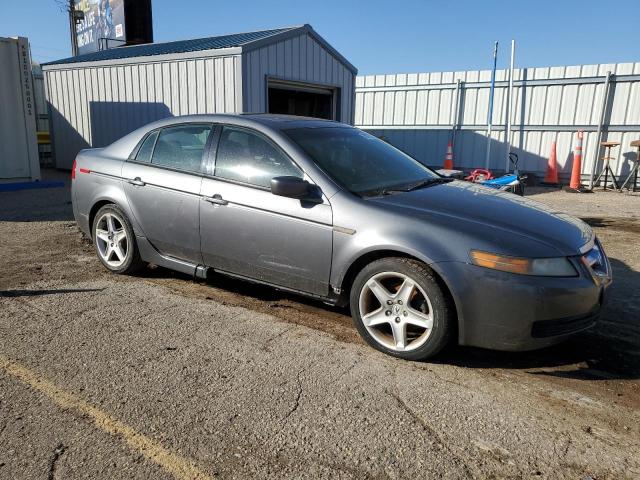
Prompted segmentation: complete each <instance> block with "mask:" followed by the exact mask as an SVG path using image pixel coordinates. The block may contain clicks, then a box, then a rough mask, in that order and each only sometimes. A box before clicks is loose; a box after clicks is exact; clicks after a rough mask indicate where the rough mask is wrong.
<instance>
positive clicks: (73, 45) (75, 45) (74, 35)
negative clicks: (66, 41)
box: [68, 0, 78, 57]
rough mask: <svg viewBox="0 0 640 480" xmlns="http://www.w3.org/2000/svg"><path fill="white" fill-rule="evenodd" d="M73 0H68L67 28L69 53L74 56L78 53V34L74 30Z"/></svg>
mask: <svg viewBox="0 0 640 480" xmlns="http://www.w3.org/2000/svg"><path fill="white" fill-rule="evenodd" d="M74 3H75V2H74V0H69V6H68V11H69V30H70V32H71V54H72V55H73V56H74V57H75V56H76V55H78V34H77V32H76V18H75V16H74V13H73V12H74V11H75V9H76V7H75V4H74Z"/></svg>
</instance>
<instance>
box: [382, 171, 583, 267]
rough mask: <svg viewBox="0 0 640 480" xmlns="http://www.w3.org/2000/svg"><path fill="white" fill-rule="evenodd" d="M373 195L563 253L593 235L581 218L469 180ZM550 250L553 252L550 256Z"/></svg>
mask: <svg viewBox="0 0 640 480" xmlns="http://www.w3.org/2000/svg"><path fill="white" fill-rule="evenodd" d="M371 200H372V201H373V202H375V203H376V204H379V205H380V206H382V205H384V206H385V207H386V208H389V207H391V208H394V209H401V210H404V211H405V213H407V214H410V215H411V216H420V217H424V218H425V219H427V220H429V219H432V220H434V219H436V218H442V217H449V218H451V219H454V220H455V221H457V222H460V223H459V225H460V226H462V225H461V224H462V223H466V224H467V227H473V225H469V224H476V225H478V227H479V228H478V234H479V235H482V234H483V232H486V228H480V226H483V227H489V228H491V229H493V230H495V229H499V230H502V231H503V232H504V233H505V234H507V233H511V234H513V235H517V236H521V237H522V236H524V237H527V238H528V239H530V240H533V241H536V242H538V243H543V244H545V245H547V246H549V247H552V248H554V249H555V250H556V251H558V252H559V253H561V254H562V255H577V254H578V253H580V248H581V247H582V246H583V245H585V244H586V243H588V242H589V241H590V240H591V239H592V238H593V231H592V229H591V227H589V225H587V224H586V223H584V222H583V221H582V220H579V219H577V218H575V217H572V216H571V215H567V214H565V213H562V212H559V211H557V210H555V209H553V208H551V207H549V206H547V205H544V204H541V203H539V202H536V201H533V200H530V199H527V198H523V197H519V196H517V195H514V194H512V193H508V192H502V191H499V190H495V189H491V188H487V187H483V186H480V185H477V184H473V183H470V182H462V181H454V182H451V183H446V184H437V185H432V186H430V187H426V188H422V189H419V190H415V191H412V192H402V193H397V194H393V195H387V196H384V197H378V198H375V199H371ZM453 227H454V228H455V224H454V226H453ZM552 255H554V253H553V252H551V253H550V255H549V256H552Z"/></svg>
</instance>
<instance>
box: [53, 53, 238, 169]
mask: <svg viewBox="0 0 640 480" xmlns="http://www.w3.org/2000/svg"><path fill="white" fill-rule="evenodd" d="M151 59H153V57H149V60H146V61H140V60H139V59H137V61H135V62H132V61H131V59H126V60H123V63H122V64H118V63H114V62H109V63H108V64H104V65H100V64H89V65H86V66H83V64H66V65H58V66H55V65H54V66H52V67H45V83H46V91H47V100H48V102H49V109H50V115H51V117H50V122H51V129H52V133H53V142H54V145H53V148H54V156H55V161H56V167H57V168H71V165H72V163H73V160H74V158H75V156H76V154H77V153H78V151H80V150H81V149H83V148H89V147H103V146H105V145H108V144H110V143H111V142H113V141H114V140H116V139H118V138H120V137H122V136H123V135H125V134H127V133H129V132H132V131H133V130H135V129H136V128H138V127H140V126H142V125H145V124H147V123H149V122H152V121H154V120H157V119H159V118H165V117H168V116H173V115H188V114H198V113H233V112H239V111H241V110H242V87H241V85H242V76H241V58H240V55H222V56H210V55H209V56H205V52H203V56H202V57H200V58H188V59H179V58H175V59H170V60H167V59H163V60H162V61H151Z"/></svg>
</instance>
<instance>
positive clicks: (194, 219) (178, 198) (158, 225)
mask: <svg viewBox="0 0 640 480" xmlns="http://www.w3.org/2000/svg"><path fill="white" fill-rule="evenodd" d="M211 130H212V126H211V125H209V124H182V125H179V126H172V127H166V128H163V129H160V130H157V131H155V132H152V133H151V134H149V136H147V138H146V139H145V141H144V143H143V144H142V146H141V147H140V149H139V150H138V152H137V155H136V157H135V159H133V160H129V161H127V162H125V164H124V166H123V170H122V177H123V181H124V185H125V192H126V194H127V200H128V201H129V205H130V207H131V211H132V212H133V215H134V216H135V219H136V220H137V222H138V224H139V225H140V226H141V228H142V230H143V233H144V235H145V237H146V238H147V239H148V240H149V241H150V242H151V244H152V245H153V246H154V247H155V248H156V249H157V250H158V251H159V252H160V253H162V254H163V255H166V256H169V257H173V258H178V259H181V260H186V261H189V262H193V263H198V264H199V263H201V262H202V257H201V255H200V234H199V231H198V223H199V221H200V218H199V208H200V189H201V184H202V176H201V166H202V159H203V155H204V151H205V145H206V143H207V138H208V136H209V134H210V132H211Z"/></svg>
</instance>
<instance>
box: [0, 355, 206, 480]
mask: <svg viewBox="0 0 640 480" xmlns="http://www.w3.org/2000/svg"><path fill="white" fill-rule="evenodd" d="M0 368H1V369H2V370H4V371H5V372H6V373H8V374H9V375H11V376H13V377H15V378H17V379H19V380H20V381H22V382H23V383H25V384H27V385H28V386H30V387H31V388H33V389H35V390H37V391H38V392H40V393H42V394H44V395H46V396H47V397H49V399H51V400H52V401H53V402H54V403H56V404H57V405H59V406H60V407H62V408H65V409H73V410H76V411H77V412H78V413H80V414H81V415H85V416H87V417H89V418H90V419H91V420H93V423H94V424H95V426H96V427H98V428H99V429H100V430H102V431H104V432H106V433H108V434H110V435H113V436H115V437H117V438H121V439H123V440H124V441H125V442H126V443H127V445H128V446H129V448H131V449H132V450H134V451H136V452H138V453H140V454H142V455H143V456H144V457H145V458H147V459H148V460H151V461H152V462H154V463H156V464H158V465H159V466H160V467H162V468H163V469H165V470H166V471H167V472H169V473H171V474H173V475H174V476H175V477H176V478H178V479H185V480H186V479H203V480H204V479H210V478H211V476H209V475H207V474H206V473H204V472H203V471H202V470H200V469H199V468H198V467H197V466H196V465H195V464H194V463H193V462H191V461H190V460H188V459H186V458H183V457H181V456H179V455H176V454H175V453H172V452H170V451H169V450H167V449H166V448H164V447H163V446H162V445H160V444H159V443H158V442H156V441H154V440H152V439H150V438H149V437H147V436H146V435H144V434H142V433H140V432H138V431H137V430H135V429H133V428H132V427H130V426H129V425H127V424H125V423H123V422H121V421H119V420H116V419H115V418H113V417H110V416H109V414H107V413H105V412H103V411H102V410H100V409H98V408H96V407H94V406H93V405H91V404H90V403H88V402H86V401H85V400H82V399H81V398H79V397H77V396H75V395H73V394H71V393H69V392H66V391H64V390H63V389H62V388H60V387H58V386H57V385H56V384H55V383H52V382H50V381H49V380H47V379H45V378H42V377H40V376H39V375H38V374H37V373H35V372H33V371H31V370H29V369H28V368H27V367H25V366H23V365H21V364H19V363H18V362H15V361H13V360H10V359H9V358H7V357H5V356H4V355H0Z"/></svg>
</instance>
